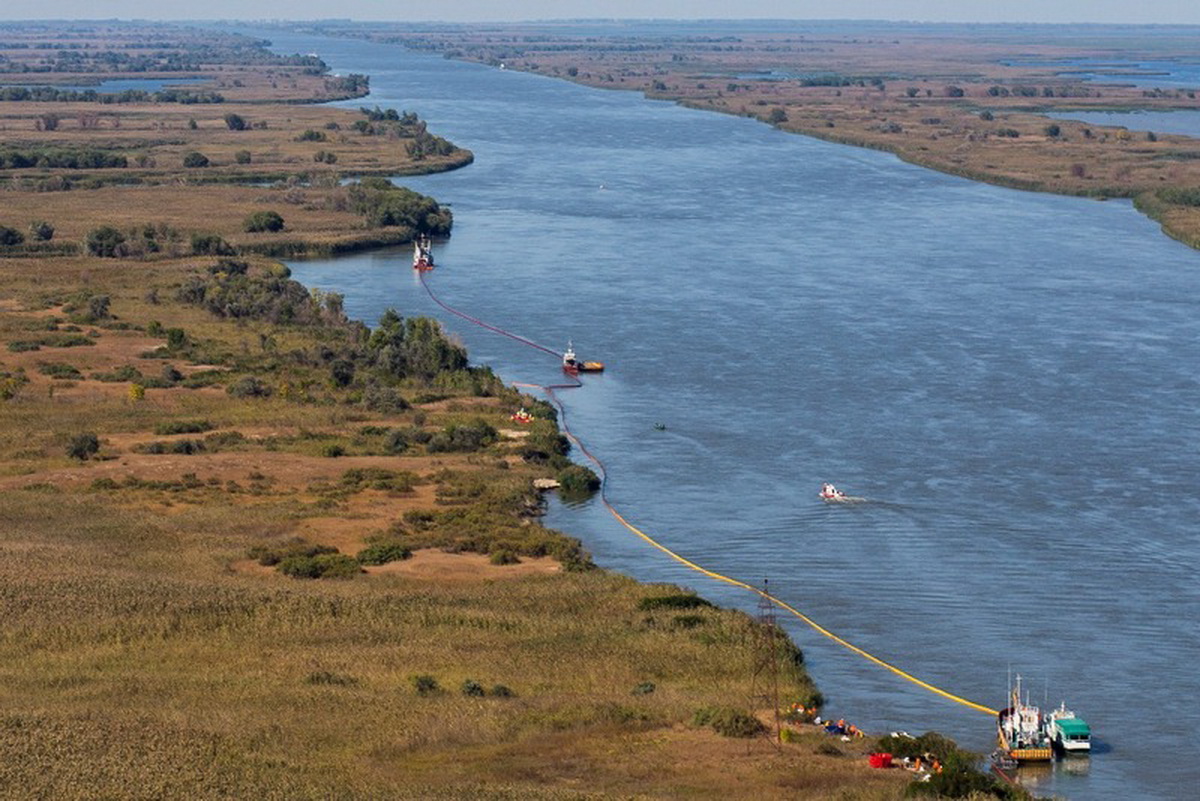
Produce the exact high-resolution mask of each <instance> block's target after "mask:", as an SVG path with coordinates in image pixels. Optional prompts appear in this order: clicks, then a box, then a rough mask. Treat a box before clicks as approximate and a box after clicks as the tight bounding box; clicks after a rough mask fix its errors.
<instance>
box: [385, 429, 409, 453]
mask: <svg viewBox="0 0 1200 801" xmlns="http://www.w3.org/2000/svg"><path fill="white" fill-rule="evenodd" d="M383 449H384V450H385V451H386V452H388V453H392V454H396V453H404V451H406V450H408V437H407V436H406V435H405V433H404V432H403V431H401V430H400V429H398V428H397V429H395V430H394V431H389V432H388V433H387V435H386V436H385V437H384V438H383Z"/></svg>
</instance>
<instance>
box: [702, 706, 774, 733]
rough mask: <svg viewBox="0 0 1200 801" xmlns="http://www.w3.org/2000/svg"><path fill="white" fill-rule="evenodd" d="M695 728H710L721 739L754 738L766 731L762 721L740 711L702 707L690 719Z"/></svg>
mask: <svg viewBox="0 0 1200 801" xmlns="http://www.w3.org/2000/svg"><path fill="white" fill-rule="evenodd" d="M692 723H693V724H694V725H696V726H711V727H712V729H713V730H714V731H716V733H717V734H720V735H721V736H722V737H754V736H756V735H758V734H761V733H762V732H763V731H765V730H766V727H765V726H763V724H762V721H760V720H759V719H758V718H756V717H754V715H751V714H750V713H749V712H747V711H745V710H742V709H734V708H733V707H728V706H720V707H712V706H710V707H704V708H703V709H698V710H696V714H695V715H694V716H693V717H692Z"/></svg>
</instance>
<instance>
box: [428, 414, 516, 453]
mask: <svg viewBox="0 0 1200 801" xmlns="http://www.w3.org/2000/svg"><path fill="white" fill-rule="evenodd" d="M499 436H500V435H499V434H498V433H497V432H496V429H494V428H492V427H491V426H490V425H488V424H487V423H485V422H484V421H483V420H475V421H474V422H471V423H465V424H453V423H452V424H450V425H448V426H446V427H445V428H444V429H442V430H441V431H439V432H438V433H436V434H434V435H433V437H432V438H430V440H429V444H428V445H426V447H427V448H428V450H429V452H430V453H441V452H450V451H462V452H472V451H478V450H481V449H483V448H486V447H487V446H488V445H491V444H492V443H493V442H495V441H496V440H497V439H498V438H499Z"/></svg>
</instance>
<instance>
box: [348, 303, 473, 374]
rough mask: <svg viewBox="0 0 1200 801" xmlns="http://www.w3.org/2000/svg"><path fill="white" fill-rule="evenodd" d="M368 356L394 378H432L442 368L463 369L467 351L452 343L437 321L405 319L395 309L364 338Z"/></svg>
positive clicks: (380, 320) (416, 318)
mask: <svg viewBox="0 0 1200 801" xmlns="http://www.w3.org/2000/svg"><path fill="white" fill-rule="evenodd" d="M367 356H368V358H369V359H370V361H371V363H372V364H374V365H375V366H376V367H379V368H382V369H383V370H385V371H386V372H387V373H388V374H390V375H392V376H395V377H397V378H407V377H413V378H419V379H422V380H424V381H431V380H432V379H433V378H434V377H435V376H436V375H437V374H438V373H441V372H443V371H456V370H464V369H466V367H467V351H466V350H465V349H464V348H463V347H462V346H461V345H456V344H454V343H453V342H451V341H450V340H449V339H448V338H447V337H446V335H445V333H444V332H443V331H442V326H441V324H440V323H438V321H437V320H433V319H430V318H428V317H410V318H409V319H407V320H405V319H404V318H402V317H401V316H400V315H399V314H397V313H396V311H395V309H388V310H387V311H386V312H384V314H383V317H381V318H380V319H379V327H378V328H376V329H375V330H374V331H372V332H371V336H370V338H369V339H368V340H367Z"/></svg>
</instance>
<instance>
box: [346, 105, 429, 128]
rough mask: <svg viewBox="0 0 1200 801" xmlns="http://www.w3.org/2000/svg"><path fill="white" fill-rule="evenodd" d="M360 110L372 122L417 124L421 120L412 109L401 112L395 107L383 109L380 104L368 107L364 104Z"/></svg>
mask: <svg viewBox="0 0 1200 801" xmlns="http://www.w3.org/2000/svg"><path fill="white" fill-rule="evenodd" d="M359 111H361V112H362V113H363V115H364V116H365V117H366V118H367V119H368V120H370V121H371V122H398V123H400V124H402V125H416V124H417V123H418V122H420V121H421V118H420V117H418V116H417V115H416V114H415V113H414V112H412V111H405V112H399V111H396V109H394V108H388V109H383V108H380V107H379V106H376V107H375V108H367V107H366V106H362V107H361V108H359Z"/></svg>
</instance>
